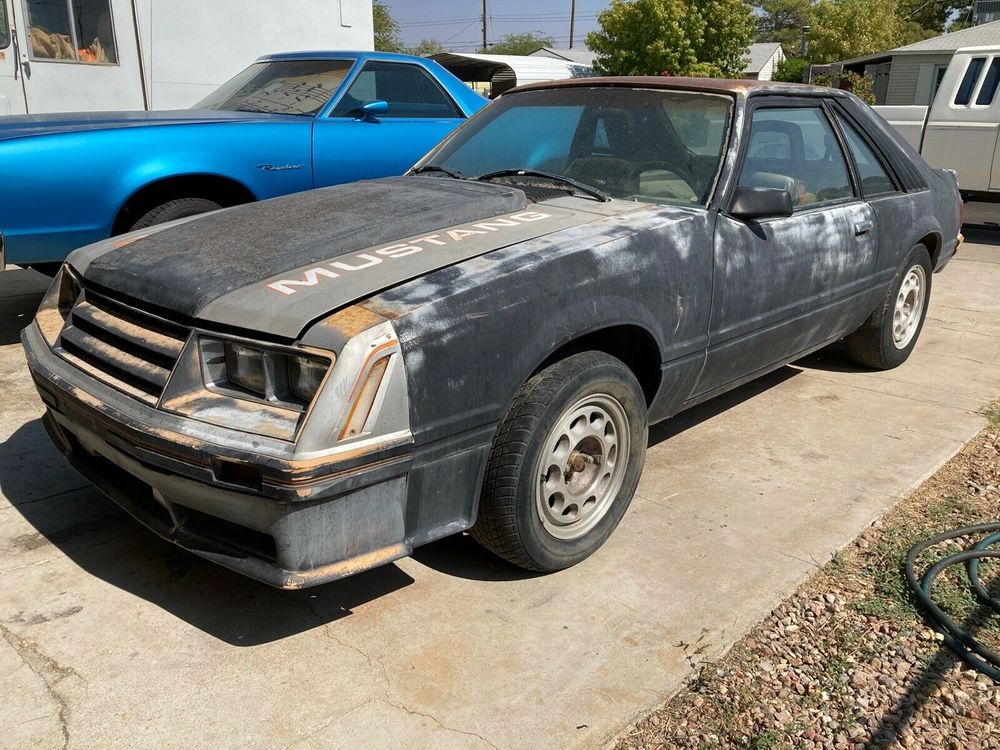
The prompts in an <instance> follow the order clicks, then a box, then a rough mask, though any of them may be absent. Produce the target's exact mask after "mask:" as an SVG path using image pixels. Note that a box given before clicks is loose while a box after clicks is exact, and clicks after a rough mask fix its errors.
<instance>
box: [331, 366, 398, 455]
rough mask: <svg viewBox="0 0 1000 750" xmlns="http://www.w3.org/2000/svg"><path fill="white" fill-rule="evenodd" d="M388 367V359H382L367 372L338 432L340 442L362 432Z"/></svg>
mask: <svg viewBox="0 0 1000 750" xmlns="http://www.w3.org/2000/svg"><path fill="white" fill-rule="evenodd" d="M388 366H389V357H383V358H382V359H380V360H379V361H378V362H376V363H375V364H374V365H372V369H371V370H369V371H368V377H367V378H365V383H364V385H363V386H362V387H361V390H360V391H359V392H358V395H357V397H356V398H355V399H354V405H353V406H352V407H351V412H350V414H348V415H347V421H346V422H345V423H344V429H343V430H341V432H340V439H341V440H344V439H345V438H349V437H354V436H355V435H358V434H359V433H361V431H362V430H364V428H365V422H367V421H368V415H369V414H371V411H372V406H374V404H375V395H376V394H377V393H378V388H379V386H380V385H381V384H382V378H383V376H384V375H385V371H386V368H387V367H388Z"/></svg>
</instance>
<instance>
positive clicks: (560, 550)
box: [471, 352, 649, 572]
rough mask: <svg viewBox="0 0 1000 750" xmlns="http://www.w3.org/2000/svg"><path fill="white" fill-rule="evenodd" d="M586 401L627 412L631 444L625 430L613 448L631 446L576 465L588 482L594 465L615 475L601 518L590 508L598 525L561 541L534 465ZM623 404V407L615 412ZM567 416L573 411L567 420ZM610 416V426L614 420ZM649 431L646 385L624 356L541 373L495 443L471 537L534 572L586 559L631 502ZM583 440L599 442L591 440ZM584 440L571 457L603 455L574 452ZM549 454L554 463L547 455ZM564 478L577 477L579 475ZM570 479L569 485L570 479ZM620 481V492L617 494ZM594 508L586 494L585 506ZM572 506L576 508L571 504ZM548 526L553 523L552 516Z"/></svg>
mask: <svg viewBox="0 0 1000 750" xmlns="http://www.w3.org/2000/svg"><path fill="white" fill-rule="evenodd" d="M589 399H604V402H603V403H606V404H608V408H609V409H610V410H611V411H610V412H609V414H611V413H614V414H618V415H619V417H620V416H621V415H624V417H625V421H624V422H622V423H620V424H621V426H622V430H621V432H622V433H625V434H627V436H628V443H627V445H626V444H625V443H624V435H621V436H615V439H617V440H618V442H617V443H616V445H623V446H626V447H625V448H623V452H624V453H625V454H626V455H625V459H623V460H621V461H620V462H617V461H616V460H615V459H616V457H617V458H620V455H617V453H611V452H609V453H608V455H607V456H606V457H604V458H603V459H597V460H592V457H591V458H588V461H587V462H586V463H585V464H584V465H585V466H586V467H587V468H586V469H585V470H583V471H580V470H578V471H580V474H579V476H580V478H581V480H584V479H587V475H586V474H585V473H584V471H587V472H589V471H591V470H592V469H593V471H596V472H597V473H598V474H601V473H603V472H604V471H605V470H607V471H608V472H609V475H610V474H613V475H614V479H613V480H609V482H608V485H609V486H608V487H607V488H606V490H605V491H603V492H602V493H601V495H599V497H603V498H604V500H597V501H595V504H597V503H600V505H601V507H602V508H603V510H602V511H601V515H598V513H596V512H595V511H594V509H593V508H592V509H591V511H590V512H591V513H592V515H591V516H590V517H589V519H590V522H592V523H593V524H594V525H593V526H592V527H589V530H586V531H585V533H583V534H582V535H581V536H579V537H578V538H574V539H563V538H557V537H556V536H554V535H553V534H552V533H550V531H549V530H548V529H547V528H546V525H545V523H546V522H543V519H542V516H543V510H542V509H541V505H539V503H541V502H545V500H544V499H543V500H539V499H537V498H536V491H539V492H543V490H542V489H538V490H536V485H537V487H538V488H544V487H545V485H544V484H542V483H541V476H539V475H536V473H535V472H536V471H538V466H537V464H539V463H540V462H541V461H542V455H543V451H545V450H546V446H547V445H549V444H550V442H551V441H552V439H553V435H555V434H557V433H555V432H554V430H556V428H557V427H558V426H559V425H558V424H557V421H559V423H560V424H568V423H570V422H569V421H568V420H571V419H572V416H571V415H572V413H573V412H572V411H571V410H572V408H573V407H574V406H577V405H579V404H581V403H583V404H584V406H582V407H581V408H583V409H588V408H591V407H590V406H589ZM595 403H597V402H595ZM615 404H617V406H615ZM618 407H620V411H615V410H616V409H617V408H618ZM594 408H598V407H594ZM567 414H570V416H569V417H567ZM560 420H561V421H560ZM607 421H608V422H609V423H612V422H613V421H614V419H613V418H609V419H608V420H607ZM572 424H574V425H575V424H577V423H576V422H572ZM591 424H599V422H596V421H594V420H593V417H591V418H590V419H589V420H588V421H587V425H588V426H589V425H591ZM614 427H615V425H614V424H612V428H614ZM603 429H604V432H603V433H602V434H604V435H607V434H608V432H607V428H603ZM612 432H614V429H612ZM648 432H649V429H648V424H647V414H646V400H645V397H644V396H643V392H642V388H641V387H640V386H639V383H638V381H637V380H636V378H635V375H633V374H632V371H631V370H630V369H629V368H628V367H626V366H625V364H624V363H622V362H621V361H620V360H618V359H616V358H614V357H612V356H610V355H607V354H604V353H603V352H583V353H581V354H575V355H573V356H571V357H568V358H566V359H564V360H561V361H559V362H557V363H555V364H553V365H552V366H550V367H548V368H546V369H545V370H543V371H541V372H539V373H538V374H537V375H535V376H534V377H532V378H531V379H530V380H529V381H528V382H527V383H525V384H524V385H523V386H522V387H521V388H520V390H519V391H518V392H517V394H516V395H515V397H514V400H513V401H512V403H511V405H510V407H509V409H508V411H507V414H506V415H505V416H504V418H503V420H502V422H501V423H500V426H499V428H498V430H497V435H496V437H495V438H494V440H493V450H492V452H491V453H490V458H489V463H488V465H487V469H486V477H485V480H484V482H483V489H482V495H481V498H480V502H479V516H478V518H477V520H476V524H475V526H473V527H472V530H471V534H472V536H473V538H474V539H475V540H476V541H477V542H479V543H480V544H481V545H483V546H484V547H486V549H488V550H490V551H491V552H493V553H495V554H496V555H498V556H500V557H502V558H504V559H505V560H508V561H510V562H512V563H514V564H515V565H518V566H520V567H522V568H527V569H528V570H534V571H542V572H549V571H555V570H562V569H563V568H568V567H570V566H572V565H575V564H576V563H578V562H580V561H581V560H584V559H585V558H587V557H589V556H590V555H591V554H593V553H594V552H595V551H596V550H597V549H598V548H599V547H600V546H601V545H602V544H604V542H605V541H606V540H607V539H608V537H609V536H610V535H611V532H612V531H614V530H615V527H616V526H618V523H619V521H621V519H622V516H624V514H625V511H626V510H627V509H628V506H629V503H631V501H632V496H633V495H634V494H635V489H636V486H637V485H638V483H639V477H640V475H641V474H642V467H643V464H644V462H645V457H646V442H647V437H648ZM585 439H587V440H595V438H592V437H591V438H585ZM582 445H584V443H583V442H581V443H579V444H577V445H576V446H575V448H574V449H573V455H578V456H579V455H589V454H591V453H593V454H595V455H596V454H597V453H600V452H601V451H600V450H596V451H595V450H589V451H588V453H587V454H579V453H576V450H577V449H580V447H581V446H582ZM615 450H617V449H615ZM546 459H547V460H551V458H550V457H549V456H548V455H547V454H546ZM598 467H604V468H598ZM607 467H610V468H607ZM553 468H554V467H553ZM556 476H557V477H559V479H558V480H557V481H562V476H561V475H560V474H559V473H558V472H557V473H556ZM567 476H573V477H574V478H575V477H576V475H575V474H568V475H567ZM593 476H595V477H596V476H597V474H594V475H593ZM605 478H607V477H604V478H600V479H595V482H597V484H594V485H593V487H599V486H600V484H601V483H603V482H604V479H605ZM566 481H567V487H568V486H569V480H566ZM587 481H589V479H587ZM619 482H620V484H619ZM616 484H617V485H618V489H617V491H613V490H614V487H615V485H616ZM591 491H592V489H591V488H587V489H584V490H583V492H584V494H587V493H590V492H591ZM593 491H595V492H598V491H599V490H593ZM557 494H558V493H557ZM541 497H544V494H543V495H541ZM589 505H590V500H589V499H588V500H587V501H586V502H585V503H583V504H582V505H581V506H580V508H586V507H588V506H589ZM550 507H551V506H550ZM570 507H571V508H576V507H577V506H576V505H575V504H573V505H571V506H570ZM580 508H578V509H577V511H576V512H577V513H579V514H580V515H581V519H580V523H581V524H583V525H581V526H578V527H577V529H586V528H588V522H587V521H586V520H585V519H587V518H588V517H587V516H585V515H584V514H583V513H582V512H581V510H580ZM550 515H551V514H550ZM548 523H550V524H551V523H552V522H551V519H550V521H548ZM573 523H575V522H573ZM570 533H575V532H572V531H571V532H570Z"/></svg>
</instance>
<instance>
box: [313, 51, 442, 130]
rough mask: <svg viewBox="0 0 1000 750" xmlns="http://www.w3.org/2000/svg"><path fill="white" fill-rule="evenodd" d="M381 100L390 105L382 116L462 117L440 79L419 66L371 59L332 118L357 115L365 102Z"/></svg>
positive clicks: (340, 102)
mask: <svg viewBox="0 0 1000 750" xmlns="http://www.w3.org/2000/svg"><path fill="white" fill-rule="evenodd" d="M379 99H381V100H382V101H385V102H386V103H387V104H388V105H389V111H388V112H386V113H385V114H384V115H380V117H428V118H451V117H461V116H462V114H461V112H460V111H459V110H458V108H457V107H456V106H455V104H454V102H452V101H451V99H450V98H449V97H448V95H447V94H446V93H445V92H444V90H443V89H442V88H441V86H440V85H439V84H438V82H437V81H435V80H434V78H432V77H431V75H430V73H428V72H427V71H426V70H424V69H423V68H421V67H420V66H419V65H411V64H406V63H391V62H369V63H366V64H365V67H364V69H363V70H362V71H361V73H359V74H358V77H357V78H356V79H355V80H354V83H352V84H351V87H350V88H349V89H348V90H347V92H346V93H345V94H344V96H343V98H341V100H340V101H339V102H338V103H337V106H336V107H334V109H333V111H332V112H331V113H330V117H356V116H357V115H358V114H359V112H360V108H361V105H362V104H365V103H367V102H371V101H375V100H379Z"/></svg>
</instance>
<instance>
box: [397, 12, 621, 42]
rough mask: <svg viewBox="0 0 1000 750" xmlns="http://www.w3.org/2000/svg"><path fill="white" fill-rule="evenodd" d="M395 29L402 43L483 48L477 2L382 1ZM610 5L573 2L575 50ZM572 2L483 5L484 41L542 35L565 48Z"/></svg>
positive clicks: (567, 40) (480, 15) (480, 13)
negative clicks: (396, 25)
mask: <svg viewBox="0 0 1000 750" xmlns="http://www.w3.org/2000/svg"><path fill="white" fill-rule="evenodd" d="M386 4H387V5H388V6H389V8H390V9H391V11H392V17H393V18H395V19H396V21H397V22H398V23H399V27H400V35H401V36H402V38H403V43H404V44H407V45H414V44H417V43H418V42H420V40H422V39H436V40H437V41H439V42H441V43H442V44H443V45H444V47H445V49H448V50H452V51H455V52H471V51H474V50H475V49H477V48H478V47H480V46H481V45H482V37H483V32H482V26H481V24H480V18H481V17H482V12H483V3H482V0H386ZM610 4H611V2H610V0H576V28H575V32H574V39H575V43H574V46H577V47H579V46H583V39H584V37H585V36H586V35H587V32H588V31H593V30H594V29H595V28H596V27H597V14H598V13H599V12H600V11H602V10H604V9H605V8H607V7H608V6H609V5H610ZM570 6H571V0H487V3H486V12H487V16H488V22H487V38H488V39H489V40H490V42H494V41H496V40H497V39H499V38H500V37H502V36H504V35H505V34H520V33H523V32H527V31H535V32H541V33H543V34H545V35H547V36H551V37H552V38H553V39H554V40H555V46H556V47H568V46H569V16H570Z"/></svg>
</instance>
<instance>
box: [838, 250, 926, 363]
mask: <svg viewBox="0 0 1000 750" xmlns="http://www.w3.org/2000/svg"><path fill="white" fill-rule="evenodd" d="M931 271H932V269H931V256H930V255H929V254H928V252H927V248H926V247H924V246H923V245H917V246H916V247H915V248H913V249H912V250H911V251H910V254H909V255H908V256H907V258H906V262H905V263H903V265H902V266H901V267H900V269H899V272H898V273H897V274H896V278H895V279H894V280H893V283H892V286H891V287H889V291H888V292H886V295H885V297H883V298H882V301H881V303H880V304H879V306H878V307H877V308H876V309H875V312H873V313H872V314H871V315H870V316H869V318H868V320H866V321H865V322H864V324H863V325H862V326H861V327H860V328H859V329H858V330H856V331H855V332H854V333H852V334H851V335H849V336H847V337H846V338H845V339H844V345H845V347H846V349H847V356H848V357H850V358H851V359H853V360H854V361H855V362H857V363H858V364H860V365H865V366H866V367H872V368H874V369H876V370H889V369H892V368H893V367H898V366H899V365H901V364H903V362H905V361H906V360H907V358H908V357H909V356H910V352H912V351H913V347H914V346H916V344H917V338H918V337H919V336H920V331H921V330H922V329H923V326H924V318H926V317H927V305H928V303H929V302H930V298H931Z"/></svg>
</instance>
